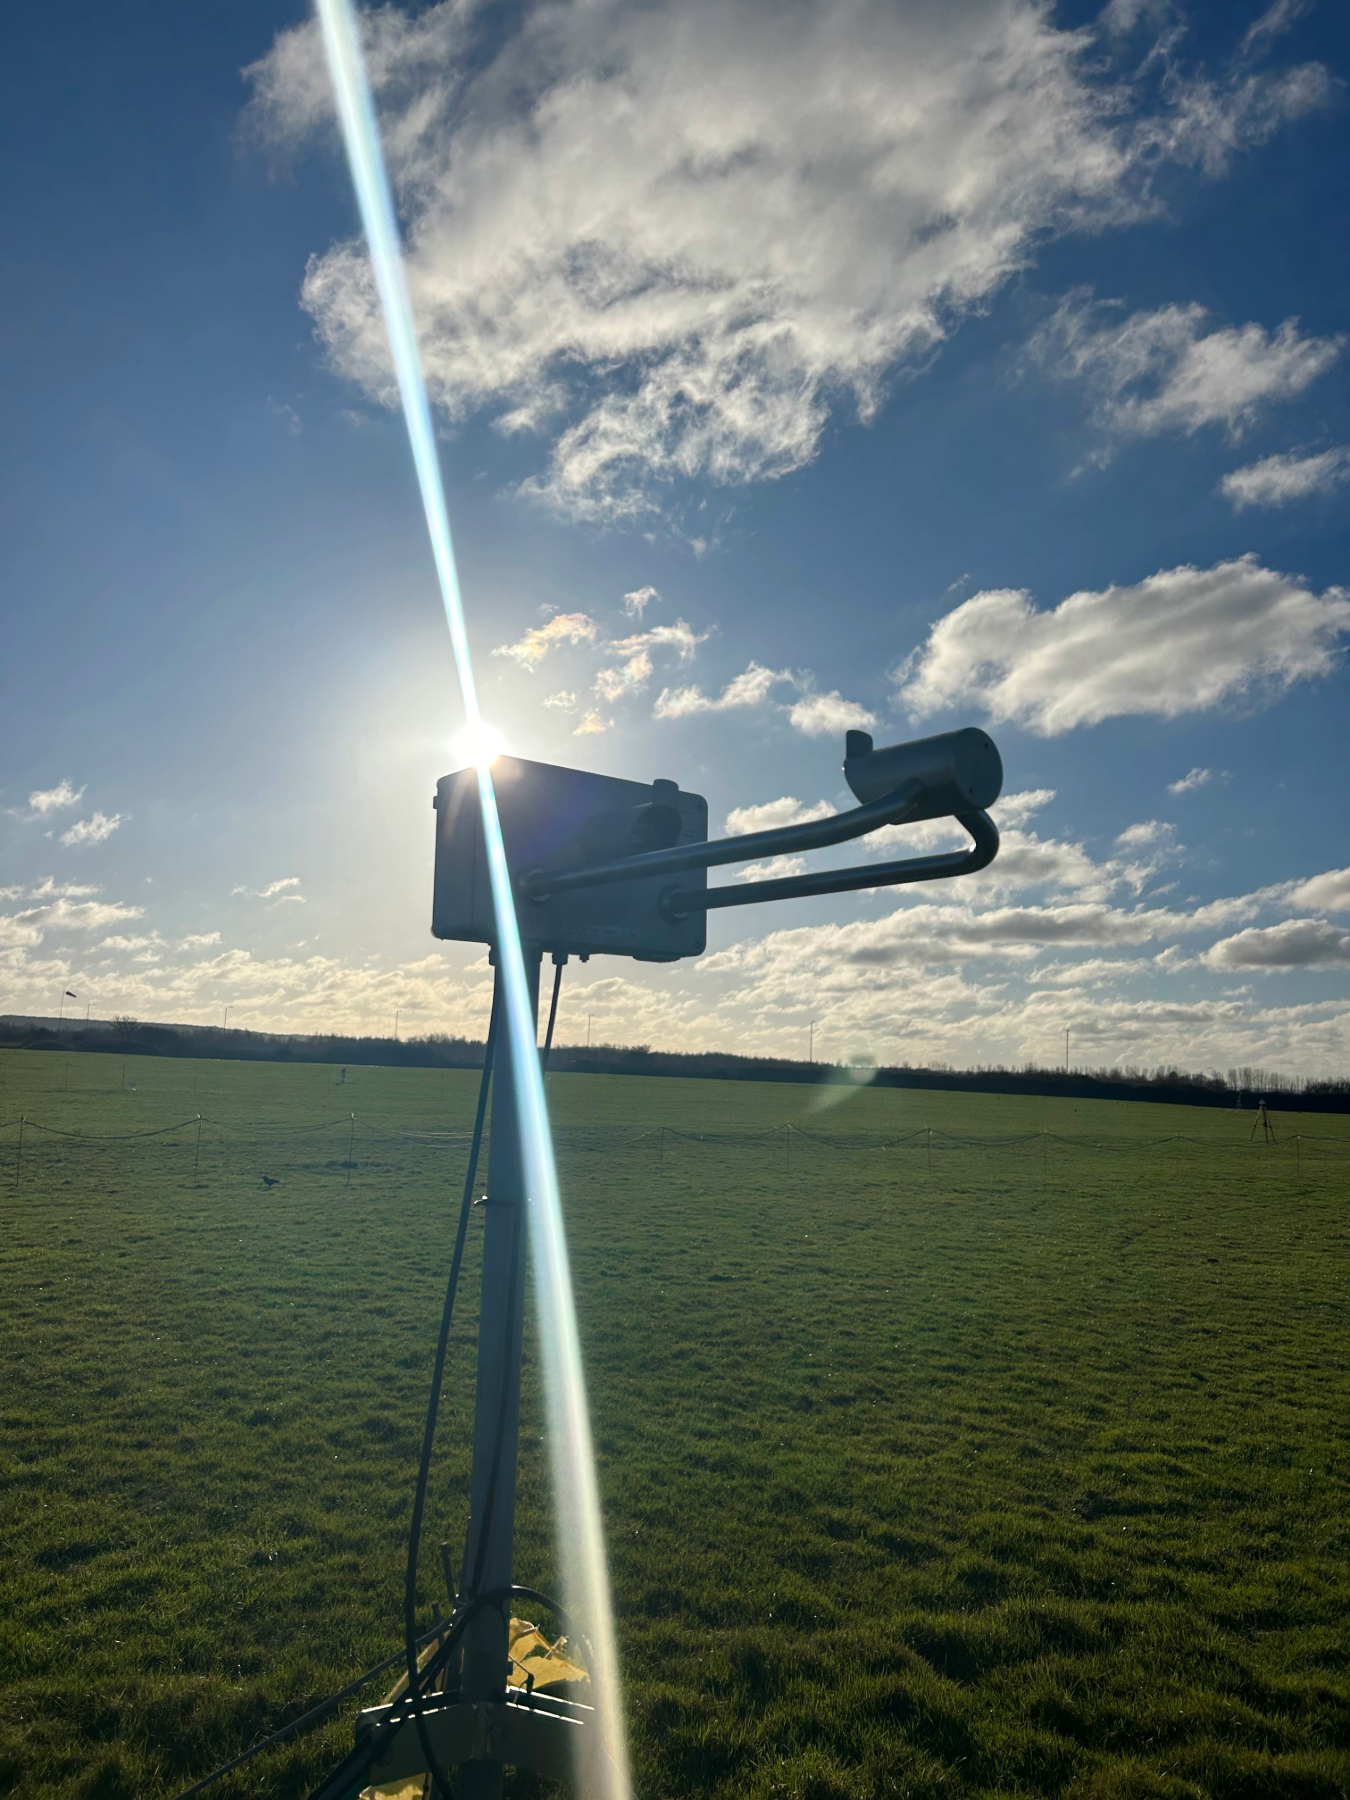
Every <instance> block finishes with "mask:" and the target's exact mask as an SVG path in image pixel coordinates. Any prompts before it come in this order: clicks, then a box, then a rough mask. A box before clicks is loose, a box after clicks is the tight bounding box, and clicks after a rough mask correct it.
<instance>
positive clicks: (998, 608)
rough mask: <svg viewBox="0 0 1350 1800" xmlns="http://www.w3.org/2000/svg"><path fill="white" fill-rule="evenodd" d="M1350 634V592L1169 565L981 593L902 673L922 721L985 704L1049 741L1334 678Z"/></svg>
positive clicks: (904, 697)
mask: <svg viewBox="0 0 1350 1800" xmlns="http://www.w3.org/2000/svg"><path fill="white" fill-rule="evenodd" d="M1347 631H1350V596H1348V595H1347V594H1346V592H1345V590H1344V589H1342V588H1328V589H1327V590H1326V592H1325V593H1323V594H1321V595H1320V596H1319V595H1317V594H1315V593H1314V592H1313V591H1312V590H1311V588H1309V587H1308V586H1307V585H1306V584H1305V583H1304V582H1303V581H1302V580H1301V579H1300V578H1299V577H1297V576H1293V575H1282V574H1280V573H1279V572H1278V571H1277V570H1273V569H1266V568H1263V567H1262V565H1261V564H1260V563H1259V562H1258V561H1257V559H1256V557H1255V556H1251V555H1248V556H1242V557H1238V558H1237V559H1236V560H1235V561H1233V562H1226V563H1217V564H1216V565H1215V566H1214V567H1213V568H1212V569H1196V568H1192V567H1189V566H1183V567H1181V568H1177V569H1163V570H1160V571H1159V572H1158V574H1156V575H1151V576H1149V577H1148V579H1147V580H1145V581H1141V582H1137V583H1135V584H1134V585H1133V586H1129V587H1109V588H1106V589H1104V590H1102V591H1100V592H1084V593H1077V594H1071V595H1070V596H1069V598H1068V599H1067V600H1064V601H1062V602H1061V603H1060V605H1059V606H1057V607H1056V608H1055V609H1054V610H1053V611H1051V612H1038V611H1037V610H1036V608H1035V606H1034V604H1033V602H1032V600H1031V597H1030V595H1029V594H1027V593H1025V592H1018V591H1013V590H1009V589H1001V590H994V591H992V592H986V593H981V594H976V595H974V596H973V597H972V598H971V599H969V600H966V601H963V602H962V604H961V605H960V606H958V607H956V608H955V610H954V611H952V612H949V613H948V614H947V615H946V616H945V618H942V619H939V620H938V622H937V623H936V624H935V625H934V626H933V628H932V630H931V631H930V632H929V635H928V642H927V643H926V644H925V645H923V646H922V648H921V649H920V650H918V651H916V652H915V653H914V655H913V656H911V657H910V658H908V659H907V661H906V662H905V663H903V664H902V665H901V667H900V668H899V669H898V670H897V671H896V677H897V680H898V681H899V682H900V683H901V686H900V694H899V698H900V700H901V701H902V703H903V704H904V705H906V706H907V707H908V708H909V709H910V712H911V716H913V717H915V718H923V717H925V716H927V715H928V714H930V713H934V712H938V711H941V710H943V709H946V708H950V707H954V706H958V705H976V706H980V707H982V708H983V709H984V710H985V711H986V712H987V713H988V715H989V716H990V717H991V718H993V719H995V720H1005V719H1007V720H1014V721H1016V722H1017V723H1018V724H1021V725H1024V726H1026V727H1027V728H1028V729H1029V730H1031V731H1034V732H1036V733H1037V734H1038V735H1039V736H1042V737H1053V736H1057V735H1058V734H1059V733H1061V732H1064V731H1069V730H1072V729H1073V727H1075V726H1077V725H1095V724H1099V723H1100V722H1101V721H1102V720H1103V719H1110V718H1118V717H1122V716H1125V715H1129V714H1152V715H1155V716H1158V717H1161V718H1175V717H1177V716H1178V715H1179V714H1181V713H1185V712H1198V711H1205V710H1207V709H1210V708H1213V707H1216V706H1219V705H1221V704H1222V703H1223V702H1224V701H1226V700H1233V699H1238V698H1241V697H1250V696H1251V695H1253V694H1254V693H1255V692H1257V691H1258V690H1262V689H1264V690H1267V691H1273V692H1280V691H1283V690H1284V689H1286V688H1288V687H1290V686H1292V685H1293V683H1294V682H1296V681H1302V680H1307V679H1309V678H1311V677H1313V676H1318V675H1327V674H1329V673H1330V672H1331V671H1332V670H1333V669H1334V668H1335V667H1336V666H1337V663H1338V661H1339V640H1340V639H1341V638H1342V636H1343V635H1344V634H1345V633H1346V632H1347Z"/></svg>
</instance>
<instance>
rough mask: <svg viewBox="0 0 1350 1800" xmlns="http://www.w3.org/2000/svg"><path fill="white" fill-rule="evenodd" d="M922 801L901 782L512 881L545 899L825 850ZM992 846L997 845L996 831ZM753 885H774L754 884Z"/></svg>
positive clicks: (899, 817)
mask: <svg viewBox="0 0 1350 1800" xmlns="http://www.w3.org/2000/svg"><path fill="white" fill-rule="evenodd" d="M923 801H924V787H923V784H922V782H918V781H906V782H905V783H904V784H903V785H902V786H901V787H898V788H897V789H896V790H895V792H894V793H893V794H886V795H883V797H882V798H881V799H880V800H871V801H869V802H868V803H867V804H866V805H865V806H855V807H853V808H851V809H850V810H849V811H848V812H844V813H834V814H832V815H831V817H829V818H828V819H806V820H803V821H802V823H801V824H799V825H783V826H780V827H779V828H778V830H776V831H752V832H749V833H748V834H747V835H746V836H744V837H734V838H715V839H713V840H712V842H710V843H706V844H687V845H685V846H683V847H676V848H675V849H671V850H651V851H648V852H647V854H646V855H644V856H625V857H624V858H623V860H622V861H621V862H610V863H599V864H597V865H596V867H595V868H593V869H570V870H567V871H563V872H555V871H552V870H549V869H526V870H524V871H523V872H522V873H521V875H520V876H519V877H518V880H517V885H518V887H519V888H520V892H521V895H522V896H523V898H525V899H526V900H547V899H549V898H550V897H551V896H552V895H554V894H566V893H570V892H571V891H572V890H573V889H575V888H588V887H605V886H608V885H609V884H610V883H611V882H615V881H640V880H642V879H643V877H644V876H649V875H679V874H683V873H684V871H685V870H686V869H711V868H715V867H716V866H717V865H718V864H720V863H733V862H754V861H755V860H757V859H758V858H760V857H764V856H787V855H789V854H791V853H792V852H794V851H801V850H825V849H828V848H829V846H830V845H831V844H845V843H847V842H848V841H849V839H850V838H858V837H865V836H866V834H867V833H868V832H869V831H876V830H878V829H879V827H881V826H882V825H903V824H904V823H905V821H906V820H907V819H908V818H909V817H910V816H911V814H913V813H915V812H917V811H918V809H919V808H920V807H921V806H922V804H923ZM980 817H981V818H983V817H984V815H983V814H981V815H980ZM991 829H992V827H991ZM994 848H995V849H997V848H998V839H997V834H996V835H995V840H994ZM755 885H756V886H758V887H765V886H773V885H774V884H773V883H771V882H770V883H765V882H758V883H756V884H755ZM820 891H822V892H825V891H828V890H824V889H822V890H820ZM767 897H768V896H767V895H766V896H765V898H767Z"/></svg>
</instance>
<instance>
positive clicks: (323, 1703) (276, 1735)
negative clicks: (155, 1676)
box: [177, 1619, 454, 1800]
mask: <svg viewBox="0 0 1350 1800" xmlns="http://www.w3.org/2000/svg"><path fill="white" fill-rule="evenodd" d="M453 1623H454V1621H453V1620H452V1619H443V1620H441V1622H440V1624H438V1625H433V1626H432V1628H431V1630H430V1631H426V1632H423V1634H422V1636H421V1637H420V1638H419V1639H418V1643H419V1644H429V1643H431V1642H432V1640H433V1639H435V1638H438V1637H440V1636H441V1635H442V1634H443V1633H445V1632H448V1631H449V1630H450V1627H451V1625H452V1624H453ZM405 1655H406V1652H405V1651H404V1650H402V1649H399V1650H395V1652H394V1654H393V1655H392V1656H386V1657H385V1659H384V1661H383V1662H382V1663H376V1665H375V1667H374V1668H373V1669H367V1670H366V1672H365V1674H364V1675H358V1676H357V1678H356V1680H355V1681H349V1682H348V1683H347V1685H346V1687H344V1688H339V1689H338V1691H337V1693H335V1694H330V1695H329V1696H328V1698H327V1699H326V1700H320V1702H319V1704H318V1705H317V1706H311V1707H310V1709H309V1711H308V1712H307V1713H301V1715H300V1717H299V1718H298V1719H292V1720H291V1722H290V1724H289V1725H283V1726H282V1727H281V1729H280V1731H274V1732H273V1733H272V1735H271V1737H265V1738H263V1740H262V1741H261V1743H257V1744H252V1745H250V1747H249V1748H248V1749H247V1750H245V1751H243V1752H241V1754H240V1755H238V1756H236V1757H235V1758H234V1759H233V1760H232V1761H230V1762H227V1763H222V1764H221V1766H220V1768H218V1769H214V1770H212V1772H211V1774H209V1775H204V1776H203V1777H202V1779H201V1780H200V1781H194V1782H193V1784H192V1786H191V1787H189V1788H184V1789H183V1791H182V1793H181V1794H179V1795H178V1796H177V1800H189V1796H190V1795H192V1794H200V1793H201V1791H202V1789H203V1788H209V1787H210V1786H211V1784H212V1782H214V1781H219V1780H220V1778H221V1776H222V1775H228V1774H229V1773H230V1771H231V1770H232V1769H237V1768H238V1767H239V1766H240V1764H241V1763H246V1762H249V1761H251V1760H252V1758H253V1757H255V1756H260V1755H261V1754H262V1752H263V1751H264V1750H270V1749H271V1748H272V1746H273V1745H274V1744H284V1743H285V1741H286V1739H287V1738H290V1737H298V1736H299V1735H300V1733H301V1732H302V1731H308V1730H309V1728H310V1726H311V1725H317V1724H318V1722H319V1720H320V1719H322V1718H323V1717H324V1716H325V1714H327V1713H330V1712H331V1711H332V1710H333V1708H334V1707H335V1706H340V1705H341V1704H342V1702H343V1701H344V1700H349V1699H350V1698H351V1696H352V1695H353V1694H355V1693H357V1692H358V1691H359V1690H360V1689H361V1688H363V1687H364V1686H365V1685H366V1683H367V1682H368V1681H374V1679H375V1677H376V1676H377V1675H384V1674H386V1673H387V1672H388V1671H389V1670H390V1669H392V1668H393V1667H394V1665H395V1663H401V1662H402V1661H403V1660H404V1658H405Z"/></svg>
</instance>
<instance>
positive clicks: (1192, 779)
mask: <svg viewBox="0 0 1350 1800" xmlns="http://www.w3.org/2000/svg"><path fill="white" fill-rule="evenodd" d="M1213 779H1214V771H1213V770H1212V769H1192V770H1190V772H1189V773H1188V774H1185V775H1182V776H1180V777H1179V778H1178V779H1177V780H1176V781H1169V782H1168V784H1167V791H1168V793H1169V794H1193V793H1194V792H1195V790H1196V789H1197V788H1202V787H1208V786H1209V784H1210V782H1211V781H1213Z"/></svg>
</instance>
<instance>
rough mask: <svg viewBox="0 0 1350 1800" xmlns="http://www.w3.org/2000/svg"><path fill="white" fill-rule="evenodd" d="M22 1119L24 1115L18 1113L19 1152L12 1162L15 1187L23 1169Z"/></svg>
mask: <svg viewBox="0 0 1350 1800" xmlns="http://www.w3.org/2000/svg"><path fill="white" fill-rule="evenodd" d="M23 1121H24V1115H23V1114H22V1113H20V1114H19V1154H18V1156H17V1157H16V1159H15V1162H14V1185H15V1187H16V1188H17V1187H18V1185H19V1176H20V1174H21V1173H22V1170H23Z"/></svg>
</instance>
